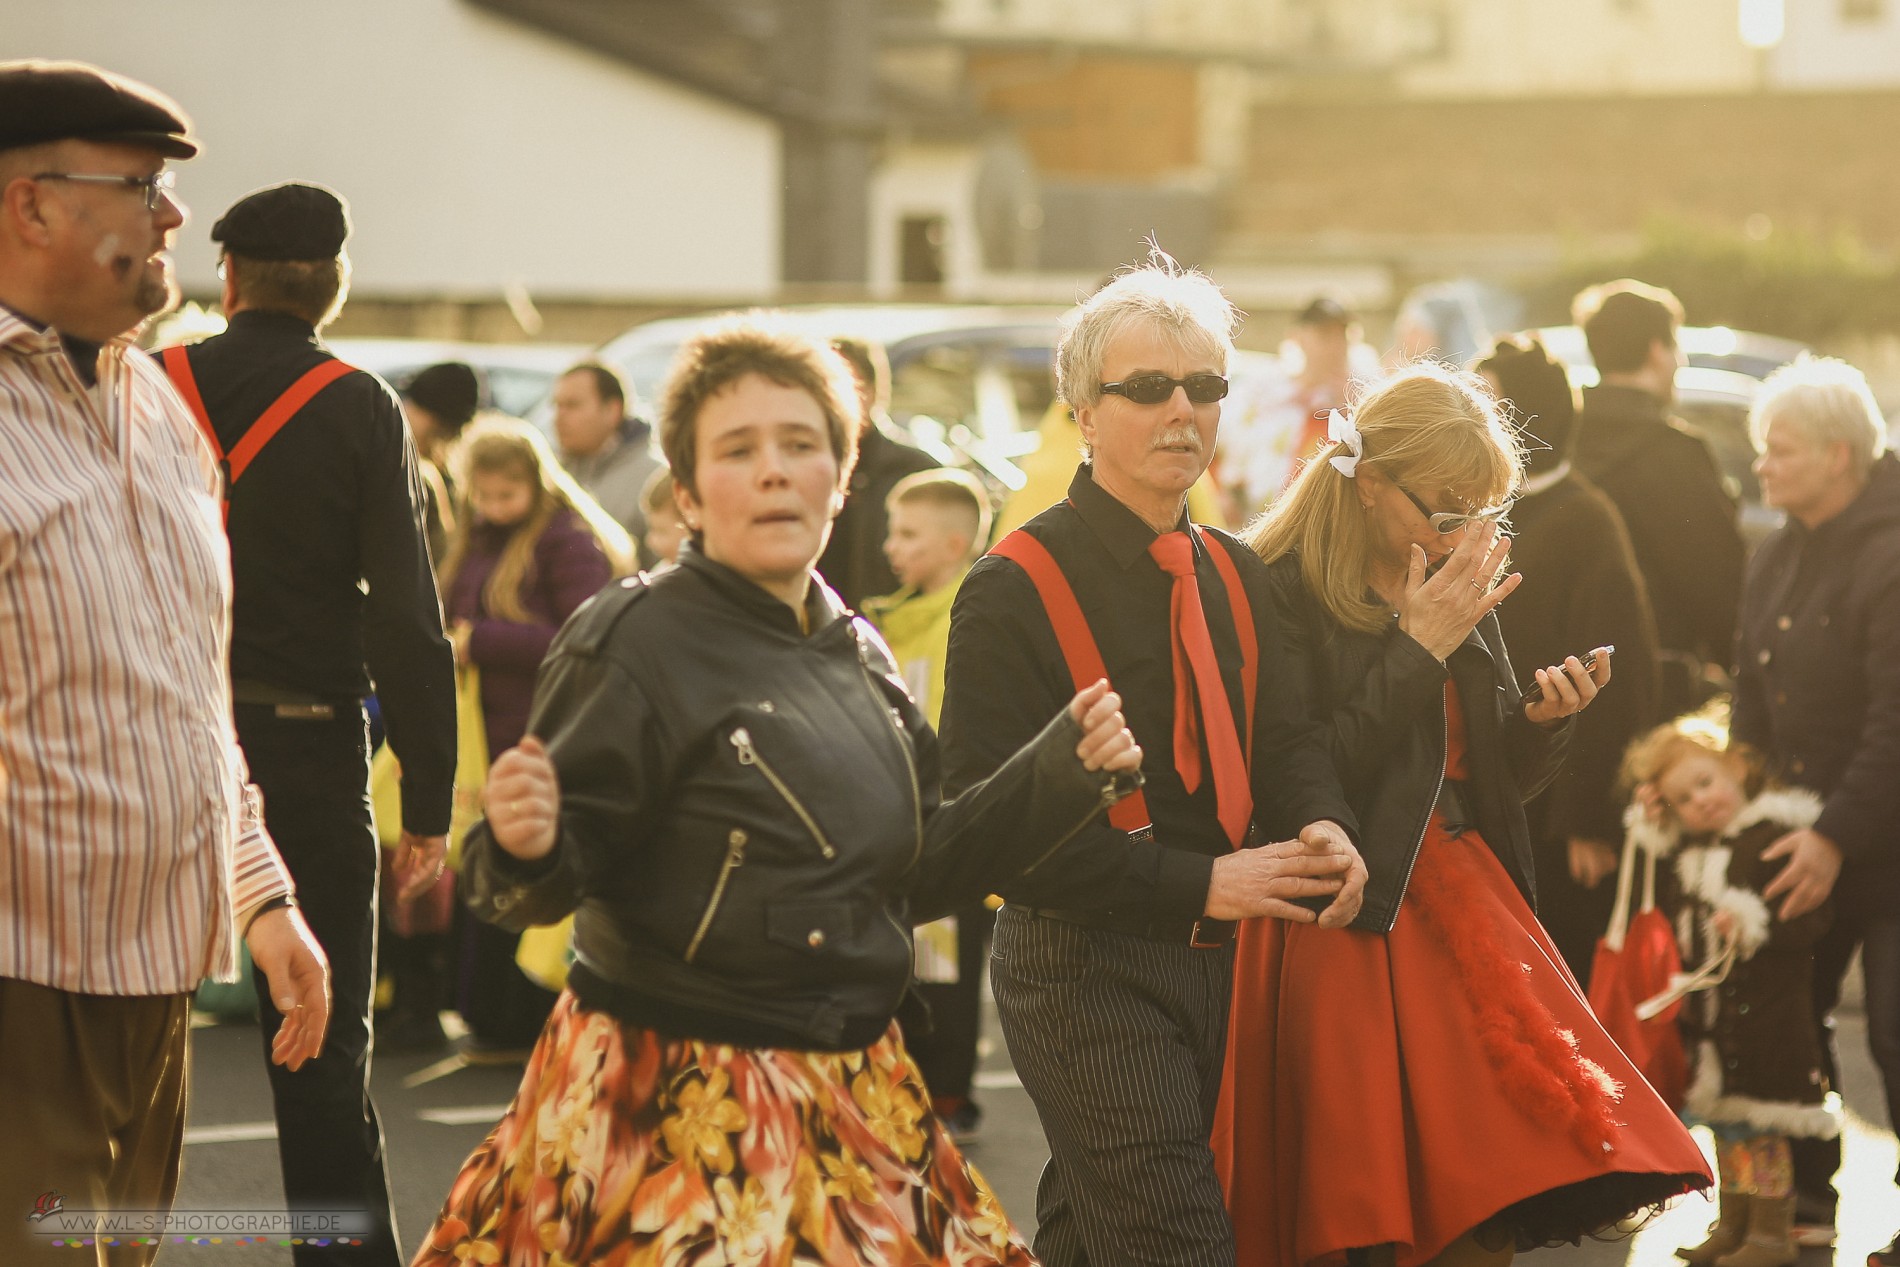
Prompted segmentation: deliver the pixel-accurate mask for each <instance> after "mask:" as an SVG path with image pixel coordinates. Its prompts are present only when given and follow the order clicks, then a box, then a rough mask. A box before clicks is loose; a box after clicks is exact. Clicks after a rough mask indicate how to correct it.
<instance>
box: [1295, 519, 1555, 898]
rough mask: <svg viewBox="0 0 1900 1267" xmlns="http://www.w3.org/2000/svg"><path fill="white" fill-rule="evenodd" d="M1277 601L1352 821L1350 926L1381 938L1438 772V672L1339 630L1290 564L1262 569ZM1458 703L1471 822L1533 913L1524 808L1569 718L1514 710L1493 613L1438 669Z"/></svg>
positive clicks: (1385, 639)
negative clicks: (1538, 717)
mask: <svg viewBox="0 0 1900 1267" xmlns="http://www.w3.org/2000/svg"><path fill="white" fill-rule="evenodd" d="M1267 570H1268V571H1269V572H1270V573H1271V575H1272V579H1273V584H1274V589H1275V594H1276V596H1277V601H1279V602H1280V603H1281V604H1283V605H1284V606H1285V608H1286V609H1287V610H1288V611H1289V612H1291V613H1293V615H1294V618H1295V619H1297V620H1298V621H1299V622H1300V623H1301V624H1303V625H1304V626H1305V627H1306V637H1305V642H1306V646H1307V651H1308V657H1309V662H1310V664H1311V667H1312V672H1313V674H1314V677H1315V679H1316V680H1315V682H1314V684H1313V689H1314V704H1315V706H1316V708H1317V709H1318V711H1319V713H1320V715H1321V716H1323V717H1329V718H1330V719H1331V723H1332V731H1331V741H1332V751H1333V764H1334V765H1336V766H1337V767H1338V769H1339V778H1340V781H1341V783H1343V784H1344V785H1345V790H1346V799H1347V800H1348V801H1349V802H1351V804H1352V808H1353V812H1354V813H1355V814H1356V815H1357V816H1358V821H1359V853H1360V856H1361V857H1363V858H1364V859H1365V860H1366V869H1367V871H1368V872H1369V873H1370V878H1369V879H1368V881H1367V883H1366V902H1365V906H1364V908H1363V909H1361V911H1360V912H1359V918H1357V919H1355V920H1354V921H1353V923H1352V926H1353V927H1354V928H1358V929H1363V930H1365V931H1368V932H1376V933H1385V932H1390V931H1391V930H1392V924H1393V922H1394V921H1395V920H1397V919H1398V915H1399V903H1400V901H1401V900H1402V899H1403V898H1404V896H1405V890H1406V886H1407V885H1408V884H1409V883H1410V881H1411V877H1412V865H1413V864H1414V863H1415V862H1417V861H1418V851H1419V847H1420V846H1421V845H1422V844H1423V843H1424V840H1425V828H1426V825H1427V824H1428V823H1429V822H1430V820H1431V812H1432V807H1433V805H1434V804H1436V802H1437V798H1438V795H1439V790H1440V788H1441V787H1442V786H1443V783H1444V774H1445V744H1446V725H1447V723H1446V719H1445V678H1446V675H1447V666H1446V665H1443V664H1440V663H1439V662H1438V661H1437V659H1436V658H1434V657H1433V656H1432V654H1431V652H1429V651H1427V650H1425V648H1424V647H1421V646H1420V645H1419V644H1418V643H1417V642H1415V641H1413V640H1412V638H1411V636H1410V635H1409V634H1406V633H1404V632H1402V631H1401V630H1400V629H1399V627H1398V621H1397V620H1396V619H1395V620H1394V621H1393V622H1392V624H1391V625H1390V627H1388V628H1387V629H1385V630H1384V631H1383V632H1381V633H1376V634H1373V633H1359V632H1357V631H1354V630H1348V629H1342V628H1340V626H1339V624H1338V622H1336V621H1335V620H1334V619H1333V618H1332V616H1331V615H1330V614H1329V613H1328V612H1327V611H1326V609H1325V608H1324V607H1323V606H1322V605H1321V603H1320V601H1319V599H1318V598H1316V597H1315V596H1314V595H1313V592H1312V591H1311V590H1310V589H1308V588H1307V586H1306V582H1305V581H1304V579H1302V577H1301V575H1300V561H1299V557H1298V556H1297V555H1294V554H1288V555H1285V556H1283V557H1281V558H1279V559H1277V560H1275V561H1274V562H1273V563H1270V564H1268V565H1267ZM1448 664H1449V673H1450V677H1451V680H1452V681H1453V682H1454V683H1455V684H1456V686H1457V689H1458V699H1459V702H1460V703H1461V704H1462V705H1463V707H1464V715H1465V731H1466V755H1465V762H1466V769H1467V771H1468V772H1469V776H1470V777H1469V779H1468V781H1467V785H1466V786H1467V789H1468V791H1469V793H1470V801H1471V803H1470V804H1469V806H1468V807H1467V808H1468V810H1469V811H1470V812H1471V815H1472V818H1473V820H1474V821H1473V822H1472V824H1471V826H1473V827H1475V828H1476V829H1477V831H1478V832H1479V833H1480V834H1481V835H1482V836H1483V837H1484V840H1485V843H1486V844H1488V845H1489V846H1490V847H1491V851H1492V852H1493V853H1494V854H1496V855H1497V857H1498V860H1499V861H1500V862H1502V863H1503V864H1504V869H1505V870H1506V871H1508V872H1509V873H1510V875H1511V879H1512V880H1513V881H1514V882H1515V883H1516V885H1517V887H1518V889H1519V891H1520V892H1522V893H1523V895H1524V899H1525V901H1527V902H1529V903H1531V904H1532V906H1533V907H1534V906H1535V905H1536V892H1537V889H1536V879H1535V865H1534V863H1533V862H1532V859H1531V842H1530V832H1529V829H1528V828H1527V826H1526V825H1525V821H1524V802H1525V800H1526V799H1528V798H1529V797H1532V796H1535V795H1536V794H1537V793H1538V792H1540V791H1542V790H1543V789H1544V787H1545V786H1546V785H1547V784H1548V783H1549V782H1550V780H1551V778H1552V777H1553V776H1554V775H1555V774H1556V773H1557V768H1558V766H1559V765H1560V764H1561V763H1562V761H1563V752H1564V747H1565V744H1566V743H1567V742H1568V740H1569V736H1570V730H1571V722H1570V720H1568V719H1566V720H1565V721H1563V722H1561V723H1558V724H1557V725H1554V726H1538V725H1535V724H1534V723H1532V722H1530V721H1527V720H1525V717H1524V710H1523V709H1522V708H1521V707H1520V706H1519V705H1518V702H1517V701H1518V698H1519V696H1520V695H1521V694H1522V693H1523V692H1522V690H1521V689H1520V687H1519V686H1518V683H1517V681H1516V679H1515V678H1514V676H1513V675H1512V671H1511V661H1510V658H1509V657H1508V656H1507V655H1506V654H1505V651H1504V636H1503V634H1502V633H1500V632H1499V630H1498V623H1497V617H1496V616H1495V615H1490V616H1486V617H1485V618H1484V620H1483V621H1481V622H1480V623H1479V625H1478V627H1477V628H1476V629H1474V630H1473V631H1472V632H1471V633H1470V634H1469V635H1468V636H1467V637H1466V638H1465V640H1464V642H1463V643H1462V644H1461V645H1460V646H1459V647H1458V648H1457V649H1455V650H1454V651H1453V652H1452V653H1451V656H1450V659H1449V661H1448Z"/></svg>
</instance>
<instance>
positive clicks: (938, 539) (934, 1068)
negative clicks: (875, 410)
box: [864, 469, 994, 1142]
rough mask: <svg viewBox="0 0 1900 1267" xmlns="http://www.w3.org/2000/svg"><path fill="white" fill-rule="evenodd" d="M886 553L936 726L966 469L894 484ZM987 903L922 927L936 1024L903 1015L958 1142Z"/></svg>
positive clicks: (985, 509) (965, 527) (972, 494)
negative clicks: (916, 1022)
mask: <svg viewBox="0 0 1900 1267" xmlns="http://www.w3.org/2000/svg"><path fill="white" fill-rule="evenodd" d="M885 508H886V511H887V514H888V522H887V525H886V529H885V535H884V557H885V558H886V559H888V560H890V564H891V571H892V572H893V573H894V574H895V575H896V577H897V580H898V583H899V584H900V585H901V586H902V587H903V588H902V589H899V590H898V591H897V592H896V593H895V594H889V595H886V596H885V597H883V598H871V599H866V600H865V603H864V611H865V615H867V616H869V617H870V618H871V620H872V622H873V623H874V624H876V625H877V627H878V629H879V630H880V631H881V632H882V633H883V635H884V637H885V639H886V641H888V642H889V644H890V648H891V654H892V656H893V657H894V658H895V659H896V661H897V664H898V667H899V669H900V670H902V672H903V674H904V684H905V685H906V686H907V687H909V688H910V693H911V695H912V697H914V698H915V699H916V701H917V703H918V705H919V706H920V707H922V708H923V710H924V716H926V717H928V718H929V719H930V724H931V725H932V726H935V725H936V724H937V722H938V719H939V716H940V715H941V714H942V712H943V662H944V660H945V658H946V657H947V656H948V655H949V651H950V605H951V603H952V602H953V601H954V600H955V598H956V596H957V586H958V585H960V584H961V583H962V581H963V576H964V574H965V573H966V572H968V571H969V570H970V564H971V563H973V562H975V561H976V556H977V555H979V554H981V553H982V552H983V549H984V547H986V546H987V545H988V544H989V537H990V504H989V498H988V497H987V496H986V495H985V493H984V490H983V486H982V485H981V484H979V483H977V481H976V480H975V479H973V478H972V477H971V476H969V475H967V474H965V473H964V472H962V471H953V470H948V469H945V470H936V471H918V472H917V473H916V474H914V475H908V476H905V477H904V478H903V479H902V480H899V481H898V482H897V484H896V485H895V486H894V487H893V488H892V489H891V495H890V497H889V498H888V499H887V500H886V502H885ZM993 922H994V917H993V916H992V914H991V912H990V911H989V910H988V909H987V908H986V907H984V906H983V905H981V904H978V905H975V906H971V907H969V908H966V909H964V910H961V911H958V912H957V913H956V914H955V915H946V916H945V917H944V918H942V919H940V920H936V921H934V922H932V923H929V924H926V925H924V926H923V927H922V928H919V929H918V930H917V959H916V967H915V971H916V975H917V980H918V986H917V990H918V993H919V994H920V995H921V996H922V998H923V1000H924V1002H925V1003H927V1004H928V1005H929V1007H930V1028H929V1030H928V1031H925V1030H924V1029H923V1028H922V1027H921V1026H918V1025H914V1024H909V1023H907V1024H906V1026H905V1032H904V1041H905V1042H906V1043H907V1044H908V1045H909V1047H910V1053H911V1056H912V1058H913V1059H915V1060H916V1061H917V1067H918V1070H919V1071H920V1072H922V1074H923V1075H924V1084H925V1085H926V1086H928V1087H929V1088H930V1093H931V1101H932V1107H933V1108H934V1109H935V1111H936V1113H937V1116H938V1117H940V1118H942V1119H943V1121H944V1123H945V1124H946V1125H948V1126H949V1128H950V1133H951V1134H952V1135H953V1136H954V1137H956V1139H957V1140H958V1141H960V1142H964V1141H968V1140H970V1139H972V1138H974V1136H975V1135H976V1130H977V1125H978V1123H979V1122H980V1120H981V1118H982V1113H981V1111H980V1110H979V1109H978V1108H977V1106H976V1103H975V1101H973V1100H972V1099H971V1098H970V1090H971V1083H972V1081H973V1079H974V1077H975V1075H976V1047H977V1040H978V1038H979V1037H980V1034H981V1024H982V1012H981V1009H982V994H981V991H980V988H979V987H980V985H981V983H982V980H983V958H984V956H985V955H986V954H987V953H988V946H987V943H988V940H989V930H990V926H991V924H992V923H993Z"/></svg>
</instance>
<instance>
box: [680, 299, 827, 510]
mask: <svg viewBox="0 0 1900 1267" xmlns="http://www.w3.org/2000/svg"><path fill="white" fill-rule="evenodd" d="M748 374H757V375H759V376H760V377H761V378H765V379H769V380H770V381H772V382H774V383H777V384H778V385H779V386H781V387H792V388H797V389H798V390H800V391H802V392H804V393H805V394H806V395H808V396H810V397H811V398H812V399H813V400H815V401H817V402H818V407H819V409H821V410H823V411H824V415H825V431H826V433H827V435H828V436H829V438H830V440H831V452H832V455H833V456H834V457H836V458H837V459H838V484H839V487H841V488H842V487H843V486H844V484H845V482H846V481H847V480H849V479H850V477H851V468H852V466H853V465H855V464H856V462H857V460H858V426H859V420H860V418H861V416H862V411H861V410H860V408H859V406H858V393H857V388H856V387H855V386H854V385H853V382H852V378H851V367H850V366H849V365H847V364H845V361H844V358H843V357H841V356H839V355H838V354H837V353H836V352H834V351H832V349H830V348H829V347H827V346H825V345H824V344H823V343H820V342H818V341H817V340H816V339H813V338H811V337H810V336H808V335H803V334H798V333H796V332H794V331H792V330H790V329H788V328H785V327H782V326H778V325H775V324H774V323H773V317H772V315H771V314H770V313H747V314H745V315H744V316H740V317H735V318H733V319H731V320H728V321H723V322H721V323H720V324H718V325H716V326H714V327H712V328H711V329H709V330H705V331H702V332H701V333H699V334H696V335H694V336H693V337H692V338H690V339H688V340H687V341H686V343H685V344H684V345H683V346H682V347H681V348H680V350H679V355H678V356H676V357H674V358H673V368H672V369H671V370H670V371H669V372H668V373H667V376H666V386H664V387H663V388H661V389H660V451H661V452H662V453H664V454H665V455H666V462H667V465H668V466H670V467H672V468H673V478H674V479H675V480H677V481H678V482H679V483H680V484H682V485H684V486H685V488H686V490H687V491H688V492H690V493H694V494H697V493H698V492H699V485H698V484H697V483H696V482H695V481H696V479H697V477H698V474H699V470H698V454H697V453H696V452H695V448H696V445H697V441H698V435H699V411H700V410H701V409H704V408H705V407H706V402H707V401H709V400H711V399H712V398H713V397H714V396H717V395H718V394H719V393H720V392H722V391H725V390H726V389H727V388H728V387H731V386H732V385H733V384H734V383H737V382H738V381H739V380H740V379H742V378H744V377H746V376H747V375H748Z"/></svg>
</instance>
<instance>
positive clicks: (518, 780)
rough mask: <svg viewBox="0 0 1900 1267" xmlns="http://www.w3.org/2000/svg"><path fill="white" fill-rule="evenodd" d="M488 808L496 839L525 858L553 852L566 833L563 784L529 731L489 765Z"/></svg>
mask: <svg viewBox="0 0 1900 1267" xmlns="http://www.w3.org/2000/svg"><path fill="white" fill-rule="evenodd" d="M482 808H483V810H484V811H485V812H486V813H487V815H488V830H489V831H490V833H492V834H493V835H494V837H495V843H496V844H498V845H500V846H501V847H502V848H503V849H506V850H507V851H508V852H509V853H511V854H513V855H514V856H515V857H517V858H519V859H521V860H522V861H523V862H533V861H534V860H535V859H536V858H545V857H547V855H548V851H549V850H550V849H552V848H554V842H555V840H557V839H558V838H559V836H560V826H561V785H560V782H559V781H558V780H557V779H556V778H555V776H554V762H552V761H550V760H549V759H548V750H547V749H546V748H545V747H543V746H542V744H541V741H540V740H539V739H536V738H535V737H534V736H533V735H529V736H528V737H527V738H525V739H523V740H522V741H521V743H520V745H519V746H518V747H514V748H510V749H508V751H506V752H504V753H502V754H501V756H500V757H499V758H497V759H496V761H495V764H494V765H492V766H490V767H489V768H488V783H487V785H486V786H485V787H483V788H482Z"/></svg>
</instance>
